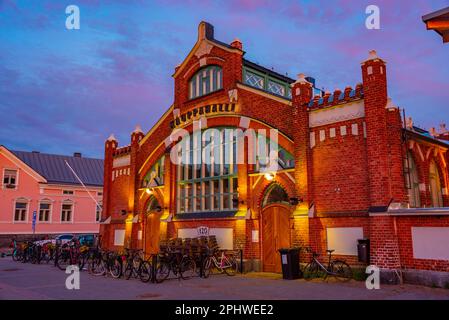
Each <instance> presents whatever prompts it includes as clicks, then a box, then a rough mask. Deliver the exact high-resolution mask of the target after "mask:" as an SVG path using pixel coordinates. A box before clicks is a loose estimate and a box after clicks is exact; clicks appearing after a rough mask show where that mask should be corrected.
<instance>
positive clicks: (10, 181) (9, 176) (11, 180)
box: [3, 169, 17, 189]
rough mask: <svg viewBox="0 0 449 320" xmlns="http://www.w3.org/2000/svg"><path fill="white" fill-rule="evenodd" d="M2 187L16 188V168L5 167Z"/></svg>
mask: <svg viewBox="0 0 449 320" xmlns="http://www.w3.org/2000/svg"><path fill="white" fill-rule="evenodd" d="M3 188H6V189H16V188H17V170H12V169H5V171H4V173H3Z"/></svg>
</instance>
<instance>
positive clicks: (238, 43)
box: [231, 38, 243, 50]
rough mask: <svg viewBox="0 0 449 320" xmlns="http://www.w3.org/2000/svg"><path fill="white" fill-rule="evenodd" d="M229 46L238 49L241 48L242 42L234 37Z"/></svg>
mask: <svg viewBox="0 0 449 320" xmlns="http://www.w3.org/2000/svg"><path fill="white" fill-rule="evenodd" d="M231 47H233V48H236V49H239V50H243V44H242V42H241V41H240V40H239V39H238V38H235V39H234V40H233V41H232V42H231Z"/></svg>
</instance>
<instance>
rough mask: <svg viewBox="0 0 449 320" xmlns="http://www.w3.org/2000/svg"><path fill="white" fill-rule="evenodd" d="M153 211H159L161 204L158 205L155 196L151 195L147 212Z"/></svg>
mask: <svg viewBox="0 0 449 320" xmlns="http://www.w3.org/2000/svg"><path fill="white" fill-rule="evenodd" d="M154 211H158V212H159V211H161V206H160V205H159V202H158V201H157V199H156V197H154V196H151V199H150V201H148V206H147V214H148V213H151V212H154Z"/></svg>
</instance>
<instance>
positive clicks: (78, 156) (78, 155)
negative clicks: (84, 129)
mask: <svg viewBox="0 0 449 320" xmlns="http://www.w3.org/2000/svg"><path fill="white" fill-rule="evenodd" d="M73 156H74V157H75V158H81V152H74V153H73Z"/></svg>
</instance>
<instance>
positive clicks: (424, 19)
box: [422, 7, 449, 22]
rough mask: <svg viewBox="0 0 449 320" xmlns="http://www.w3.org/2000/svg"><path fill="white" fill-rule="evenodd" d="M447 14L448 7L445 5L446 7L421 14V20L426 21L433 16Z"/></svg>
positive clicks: (448, 12) (448, 11)
mask: <svg viewBox="0 0 449 320" xmlns="http://www.w3.org/2000/svg"><path fill="white" fill-rule="evenodd" d="M447 14H449V7H446V8H443V9H440V10H438V11H435V12H431V13H429V14H426V15H424V16H422V21H423V22H426V21H429V20H432V19H434V18H437V17H440V16H443V15H447Z"/></svg>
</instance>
